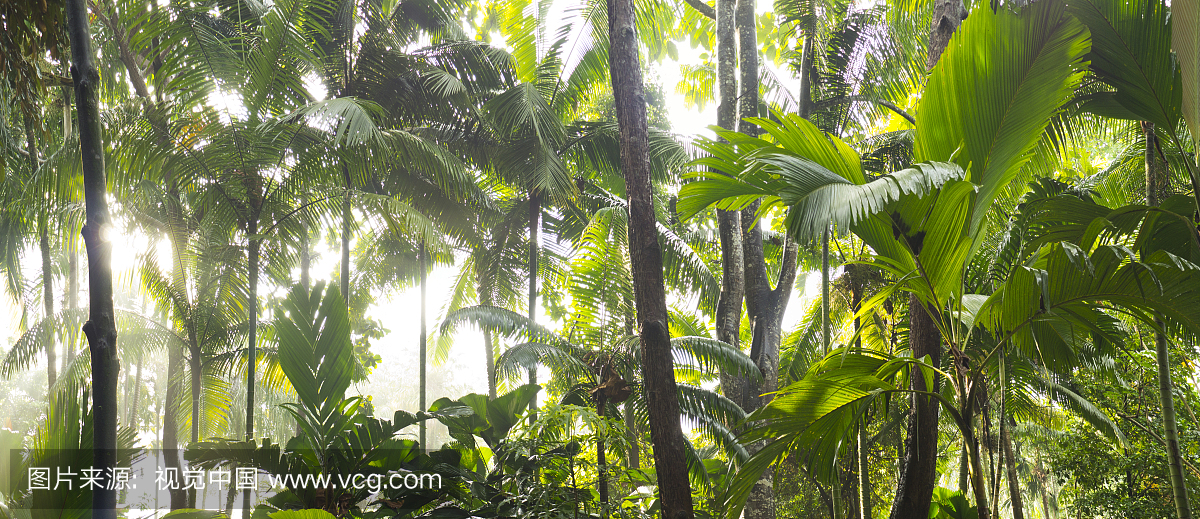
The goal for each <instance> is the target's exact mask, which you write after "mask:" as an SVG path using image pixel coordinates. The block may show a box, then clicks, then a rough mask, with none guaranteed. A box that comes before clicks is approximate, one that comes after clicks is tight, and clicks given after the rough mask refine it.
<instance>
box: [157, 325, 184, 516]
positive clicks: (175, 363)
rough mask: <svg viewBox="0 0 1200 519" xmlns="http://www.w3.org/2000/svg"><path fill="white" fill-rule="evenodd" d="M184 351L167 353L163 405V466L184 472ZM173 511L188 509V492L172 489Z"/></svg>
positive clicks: (170, 492) (171, 350) (169, 492)
mask: <svg viewBox="0 0 1200 519" xmlns="http://www.w3.org/2000/svg"><path fill="white" fill-rule="evenodd" d="M182 368H183V350H182V349H180V348H171V349H170V350H169V351H168V352H167V395H166V402H165V404H164V405H163V407H164V410H163V433H162V445H163V464H165V465H166V466H167V468H169V469H175V470H176V471H181V470H183V468H182V467H183V462H182V460H181V459H180V456H179V421H178V416H179V406H180V405H182V402H183V399H182V398H181V395H180V393H181V391H180V389H181V388H180V385H181V383H182V382H181V380H180V379H181V378H182V376H183V369H182ZM167 493H168V495H170V496H171V510H173V511H174V510H181V509H184V508H188V502H187V491H186V490H183V489H182V488H170V489H168V491H167Z"/></svg>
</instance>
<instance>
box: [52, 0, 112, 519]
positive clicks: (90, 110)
mask: <svg viewBox="0 0 1200 519" xmlns="http://www.w3.org/2000/svg"><path fill="white" fill-rule="evenodd" d="M64 7H65V11H66V15H67V33H68V34H69V35H70V38H71V57H72V59H73V65H72V66H71V77H72V79H73V80H74V83H75V97H76V99H77V108H76V110H77V112H78V114H79V117H78V118H79V143H80V151H81V152H82V163H83V191H84V200H85V205H86V209H85V211H86V214H87V222H86V223H85V224H84V226H83V239H84V242H85V243H86V244H87V255H88V296H89V312H88V321H87V323H84V325H83V333H84V334H85V335H86V336H87V339H88V348H89V349H91V354H92V410H93V416H94V420H95V421H94V424H93V428H94V429H93V430H94V432H93V439H92V448H93V450H94V458H93V465H92V466H93V467H94V468H97V469H99V470H100V471H101V473H104V474H110V473H111V472H112V469H113V467H114V466H115V465H116V461H117V457H116V456H117V450H116V449H117V375H118V372H119V371H120V363H119V362H118V360H117V323H116V315H115V314H114V312H113V291H112V260H111V257H112V245H111V244H109V243H108V242H107V241H105V239H104V233H102V232H101V230H102V229H103V228H104V227H105V226H107V225H110V221H111V220H110V218H109V214H108V201H107V200H106V199H105V196H106V195H107V194H108V192H107V184H106V179H105V174H104V145H103V143H102V142H101V141H100V135H101V133H100V100H99V88H100V74H99V72H98V71H97V70H96V65H95V63H94V61H93V60H94V56H93V55H92V40H91V33H90V31H89V30H88V25H87V24H88V13H87V4H86V3H85V2H84V0H67V1H66V3H65V4H64ZM116 507H117V492H116V490H108V489H102V490H95V491H93V492H92V517H93V518H95V519H116V517H117V512H116Z"/></svg>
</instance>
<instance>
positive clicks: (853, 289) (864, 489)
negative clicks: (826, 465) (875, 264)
mask: <svg viewBox="0 0 1200 519" xmlns="http://www.w3.org/2000/svg"><path fill="white" fill-rule="evenodd" d="M826 243H828V242H826ZM826 248H828V247H826ZM826 257H828V255H826ZM866 270H867V267H866V266H865V265H858V264H850V265H846V266H845V272H846V276H848V278H849V280H850V310H851V311H852V312H854V314H855V317H854V335H855V339H854V349H855V350H856V351H858V352H859V353H860V354H861V353H862V352H863V347H862V337H860V336H859V335H858V334H859V333H860V331H861V330H862V320H861V319H859V318H858V310H859V309H860V308H861V307H862V298H863V291H864V290H865V286H866V278H865V273H866ZM868 446H869V444H868V442H867V417H865V416H864V417H863V418H862V422H860V423H859V424H858V442H857V443H856V444H855V446H854V447H855V451H856V454H857V455H858V517H859V519H871V516H872V511H871V470H870V469H871V467H870V465H869V464H868V460H867V450H868Z"/></svg>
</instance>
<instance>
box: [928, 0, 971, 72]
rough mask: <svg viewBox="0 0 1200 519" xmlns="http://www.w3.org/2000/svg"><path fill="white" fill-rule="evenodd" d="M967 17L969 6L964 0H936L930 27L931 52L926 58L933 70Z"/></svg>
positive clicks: (929, 67)
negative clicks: (966, 5)
mask: <svg viewBox="0 0 1200 519" xmlns="http://www.w3.org/2000/svg"><path fill="white" fill-rule="evenodd" d="M966 18H967V8H966V7H965V6H964V5H963V1H962V0H934V5H933V23H932V25H931V26H930V28H929V53H928V54H927V55H926V58H925V59H926V61H925V67H926V68H927V69H929V70H933V66H934V65H937V62H938V60H939V59H941V58H942V52H944V51H945V50H946V46H947V45H949V44H950V38H951V37H952V36H954V31H957V30H958V26H959V25H962V21H963V20H965V19H966Z"/></svg>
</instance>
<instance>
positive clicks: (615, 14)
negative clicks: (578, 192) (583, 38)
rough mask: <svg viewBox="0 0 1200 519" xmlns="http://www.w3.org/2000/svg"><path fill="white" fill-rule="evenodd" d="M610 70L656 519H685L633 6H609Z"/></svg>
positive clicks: (624, 1)
mask: <svg viewBox="0 0 1200 519" xmlns="http://www.w3.org/2000/svg"><path fill="white" fill-rule="evenodd" d="M608 15H609V21H608V34H609V41H611V42H612V48H611V50H610V51H609V67H610V72H611V76H612V86H613V98H614V104H615V106H616V113H617V124H618V126H619V128H620V143H621V169H622V170H623V171H624V173H625V191H626V194H627V196H628V197H629V258H630V264H631V270H632V274H633V281H634V302H635V304H636V307H637V320H638V324H639V334H640V335H641V343H642V380H643V384H642V389H643V391H645V397H646V405H647V407H648V411H649V415H650V439H651V442H652V443H653V445H654V465H655V469H656V471H657V474H658V491H659V497H660V503H661V506H662V517H663V519H691V518H692V517H693V512H692V490H691V485H690V484H689V483H688V474H687V463H686V461H685V458H684V449H685V446H684V442H685V441H687V440H686V439H685V438H684V436H683V431H682V430H681V428H680V424H679V401H678V393H677V391H678V389H677V388H676V385H675V370H674V359H673V358H672V355H671V338H670V335H669V332H668V330H667V298H666V291H665V288H664V284H663V260H662V246H661V245H660V244H659V242H658V231H657V228H656V226H655V224H656V219H655V215H654V202H653V186H652V185H651V183H650V153H649V135H648V130H647V121H646V98H645V94H644V91H643V87H642V70H641V65H640V63H639V61H638V48H637V45H638V40H637V38H636V36H635V35H636V31H635V29H634V14H633V2H632V1H631V0H608Z"/></svg>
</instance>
